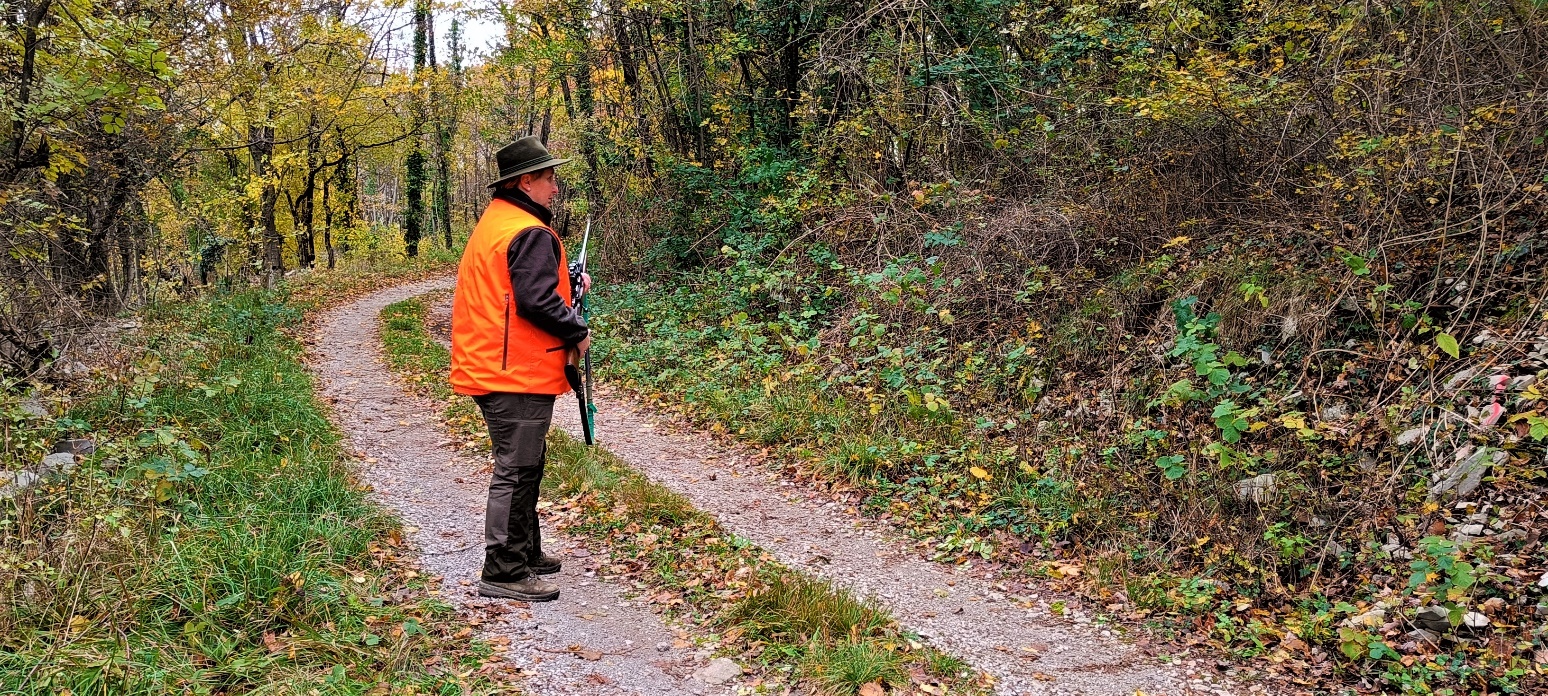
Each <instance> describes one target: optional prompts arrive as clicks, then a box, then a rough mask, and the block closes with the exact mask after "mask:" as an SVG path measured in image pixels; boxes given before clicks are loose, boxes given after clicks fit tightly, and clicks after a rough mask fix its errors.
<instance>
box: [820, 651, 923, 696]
mask: <svg viewBox="0 0 1548 696" xmlns="http://www.w3.org/2000/svg"><path fill="white" fill-rule="evenodd" d="M802 666H803V667H804V668H805V670H806V672H807V674H809V675H811V679H812V681H813V682H814V683H815V684H816V685H817V687H818V688H820V689H821V690H822V691H823V692H825V693H830V694H846V695H847V694H854V693H857V692H859V690H860V687H862V686H864V685H866V684H869V683H871V682H880V683H882V684H884V685H902V684H907V683H908V675H907V673H906V672H904V670H903V661H902V660H901V659H899V657H898V655H897V653H895V652H892V651H889V650H885V649H883V648H881V647H879V646H877V645H876V644H875V643H870V642H865V641H858V640H856V641H843V642H839V643H828V644H822V643H819V644H816V645H813V646H812V648H811V650H809V651H808V652H807V656H806V660H805V661H804V662H803V665H802Z"/></svg>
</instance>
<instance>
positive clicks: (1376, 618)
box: [1344, 607, 1387, 628]
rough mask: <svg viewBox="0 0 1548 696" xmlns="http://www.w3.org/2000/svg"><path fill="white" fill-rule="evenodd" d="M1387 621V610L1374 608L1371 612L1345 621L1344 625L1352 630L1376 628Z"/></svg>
mask: <svg viewBox="0 0 1548 696" xmlns="http://www.w3.org/2000/svg"><path fill="white" fill-rule="evenodd" d="M1386 620H1387V610H1386V609H1383V608H1381V607H1373V608H1372V609H1371V610H1370V611H1367V612H1365V613H1364V614H1360V615H1359V616H1351V617H1349V618H1348V619H1346V620H1344V625H1345V626H1348V627H1350V628H1375V627H1377V626H1380V625H1382V624H1383V623H1385V622H1386Z"/></svg>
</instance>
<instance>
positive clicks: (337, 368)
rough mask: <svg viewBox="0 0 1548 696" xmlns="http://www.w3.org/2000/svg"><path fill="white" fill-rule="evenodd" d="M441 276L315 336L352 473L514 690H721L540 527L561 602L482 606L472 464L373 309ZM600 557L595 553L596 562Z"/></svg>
mask: <svg viewBox="0 0 1548 696" xmlns="http://www.w3.org/2000/svg"><path fill="white" fill-rule="evenodd" d="M451 284H452V283H451V280H450V279H440V280H433V281H425V282H420V283H413V284H410V285H403V286H399V287H395V288H390V289H387V290H385V291H382V292H379V293H376V294H374V295H371V296H369V297H366V298H365V299H362V300H359V301H357V302H354V303H351V304H348V305H345V306H342V307H339V308H337V309H334V310H332V311H330V312H329V313H328V314H327V315H326V316H324V317H323V318H322V321H321V322H320V324H319V325H318V328H317V330H316V332H315V333H314V334H313V337H312V340H313V343H312V348H311V356H310V362H311V366H312V369H313V372H314V373H315V374H316V375H317V378H318V387H319V393H320V395H321V396H322V397H323V398H324V399H325V400H326V401H327V402H328V403H330V404H331V407H332V412H333V416H334V420H335V422H337V423H338V425H339V427H340V428H341V429H342V430H343V431H344V433H345V435H346V436H347V438H348V441H349V444H350V446H351V448H352V450H353V451H354V453H355V454H356V456H358V457H359V458H360V459H361V460H362V461H364V462H365V465H364V466H363V467H362V469H363V470H362V471H361V472H360V474H361V475H362V476H363V477H364V479H365V481H366V482H367V483H369V484H371V486H372V487H373V488H374V489H375V495H376V496H377V498H378V499H379V500H380V501H381V502H382V503H384V504H386V505H387V506H388V507H390V508H391V509H393V510H394V511H395V512H396V513H397V514H398V516H399V517H400V518H401V519H402V520H403V524H404V525H405V531H406V532H408V533H409V534H408V536H409V538H410V539H411V540H412V542H413V544H414V545H415V547H416V548H417V549H419V550H420V552H421V554H422V557H421V563H422V565H423V569H424V571H425V572H427V573H429V574H431V576H432V578H434V577H436V576H438V577H439V578H440V579H441V589H440V596H441V598H442V599H445V600H446V601H448V602H450V603H451V604H453V605H455V606H457V607H458V608H459V609H460V610H462V613H463V615H464V617H466V620H467V621H468V623H469V624H470V625H473V626H476V627H477V628H478V629H479V630H480V631H481V632H483V634H484V636H485V637H486V638H489V639H490V640H491V642H492V643H493V644H494V645H495V646H496V648H497V649H499V648H501V647H505V650H506V655H505V659H506V661H507V662H508V663H510V664H513V665H515V666H517V667H520V668H521V669H522V670H523V672H524V673H526V674H527V678H526V680H525V681H524V682H523V683H522V689H523V691H524V692H527V693H533V694H542V695H547V694H581V695H584V696H618V695H623V694H628V695H631V696H647V695H648V696H656V695H660V694H665V695H671V694H710V693H728V692H731V691H733V690H734V686H735V684H734V683H733V684H731V685H727V686H716V687H709V686H706V685H701V684H699V683H698V682H696V681H694V680H692V679H691V675H692V674H693V672H694V671H695V670H696V669H698V668H700V667H702V666H703V664H704V662H705V656H704V655H702V654H699V653H697V652H695V651H693V650H692V649H690V648H686V647H682V646H685V645H687V642H686V641H681V640H677V639H678V638H679V637H680V636H679V635H678V634H677V633H676V632H674V631H673V630H672V629H670V628H669V627H667V626H665V625H663V624H662V621H661V617H659V616H657V615H656V614H654V613H652V612H650V611H649V610H648V609H646V608H645V603H644V602H639V603H635V602H633V601H631V600H630V599H628V595H627V593H626V592H625V588H620V587H618V586H616V585H614V584H610V583H609V582H607V581H605V580H602V579H600V578H598V577H596V575H597V574H596V572H595V571H596V564H597V562H598V561H599V560H600V558H598V559H597V560H593V558H592V554H591V552H590V551H588V550H587V549H585V548H582V547H581V546H579V545H578V544H577V543H576V542H573V541H571V540H568V539H566V538H564V537H562V536H560V535H559V534H557V533H555V532H553V531H552V530H550V529H548V528H546V527H545V529H544V535H545V536H544V541H545V543H544V545H545V546H547V547H548V548H549V550H550V552H554V551H557V552H558V553H559V554H560V555H561V556H563V557H564V558H565V559H566V560H565V565H564V571H563V572H562V573H560V574H559V575H558V576H556V582H557V583H558V584H559V585H560V586H561V587H562V588H563V590H562V594H561V595H560V599H559V600H558V601H554V602H546V603H539V604H534V605H531V606H527V605H526V604H525V603H522V602H509V601H497V600H488V599H482V598H479V597H478V596H477V593H476V592H475V590H474V588H473V585H475V584H476V582H477V576H478V568H479V565H480V564H481V563H482V562H483V529H484V497H485V494H486V493H487V490H488V489H487V486H488V482H489V474H488V466H487V462H486V461H484V460H483V458H482V457H477V458H475V457H470V456H467V455H463V454H459V453H458V452H457V451H455V450H453V449H452V447H451V441H450V440H449V439H448V437H447V435H446V432H445V431H444V430H443V429H442V427H441V424H440V421H439V417H438V411H439V409H438V408H437V407H436V406H435V405H434V404H432V403H430V402H428V401H426V400H424V399H420V398H417V397H414V396H411V395H409V394H408V393H407V392H405V391H404V390H403V388H402V387H401V385H399V383H398V382H397V381H396V380H395V379H394V378H393V376H392V374H391V372H389V371H388V369H387V366H386V364H385V363H384V362H383V361H382V359H381V357H380V345H381V342H380V339H379V335H378V327H379V326H380V319H379V315H380V313H381V311H382V308H384V307H386V306H387V305H389V304H392V303H393V302H398V301H400V300H404V299H407V298H410V297H414V296H417V295H420V294H423V293H425V292H430V291H433V290H437V289H444V288H448V287H450V286H451ZM598 556H599V557H600V556H601V554H598ZM507 645H508V647H506V646H507Z"/></svg>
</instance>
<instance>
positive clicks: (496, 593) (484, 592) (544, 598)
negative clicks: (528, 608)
mask: <svg viewBox="0 0 1548 696" xmlns="http://www.w3.org/2000/svg"><path fill="white" fill-rule="evenodd" d="M478 596H480V597H494V598H496V599H515V600H519V601H522V602H551V601H553V600H556V599H558V598H559V591H558V590H554V591H553V592H547V593H542V594H530V593H526V592H516V591H513V590H507V589H505V588H503V587H497V586H495V585H491V584H489V583H487V582H484V581H482V580H480V581H478Z"/></svg>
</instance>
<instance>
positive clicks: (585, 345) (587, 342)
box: [575, 331, 591, 355]
mask: <svg viewBox="0 0 1548 696" xmlns="http://www.w3.org/2000/svg"><path fill="white" fill-rule="evenodd" d="M575 350H577V351H580V353H581V354H582V355H585V354H586V351H588V350H591V332H590V331H588V332H586V337H585V338H583V339H581V342H580V343H577V344H575Z"/></svg>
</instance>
